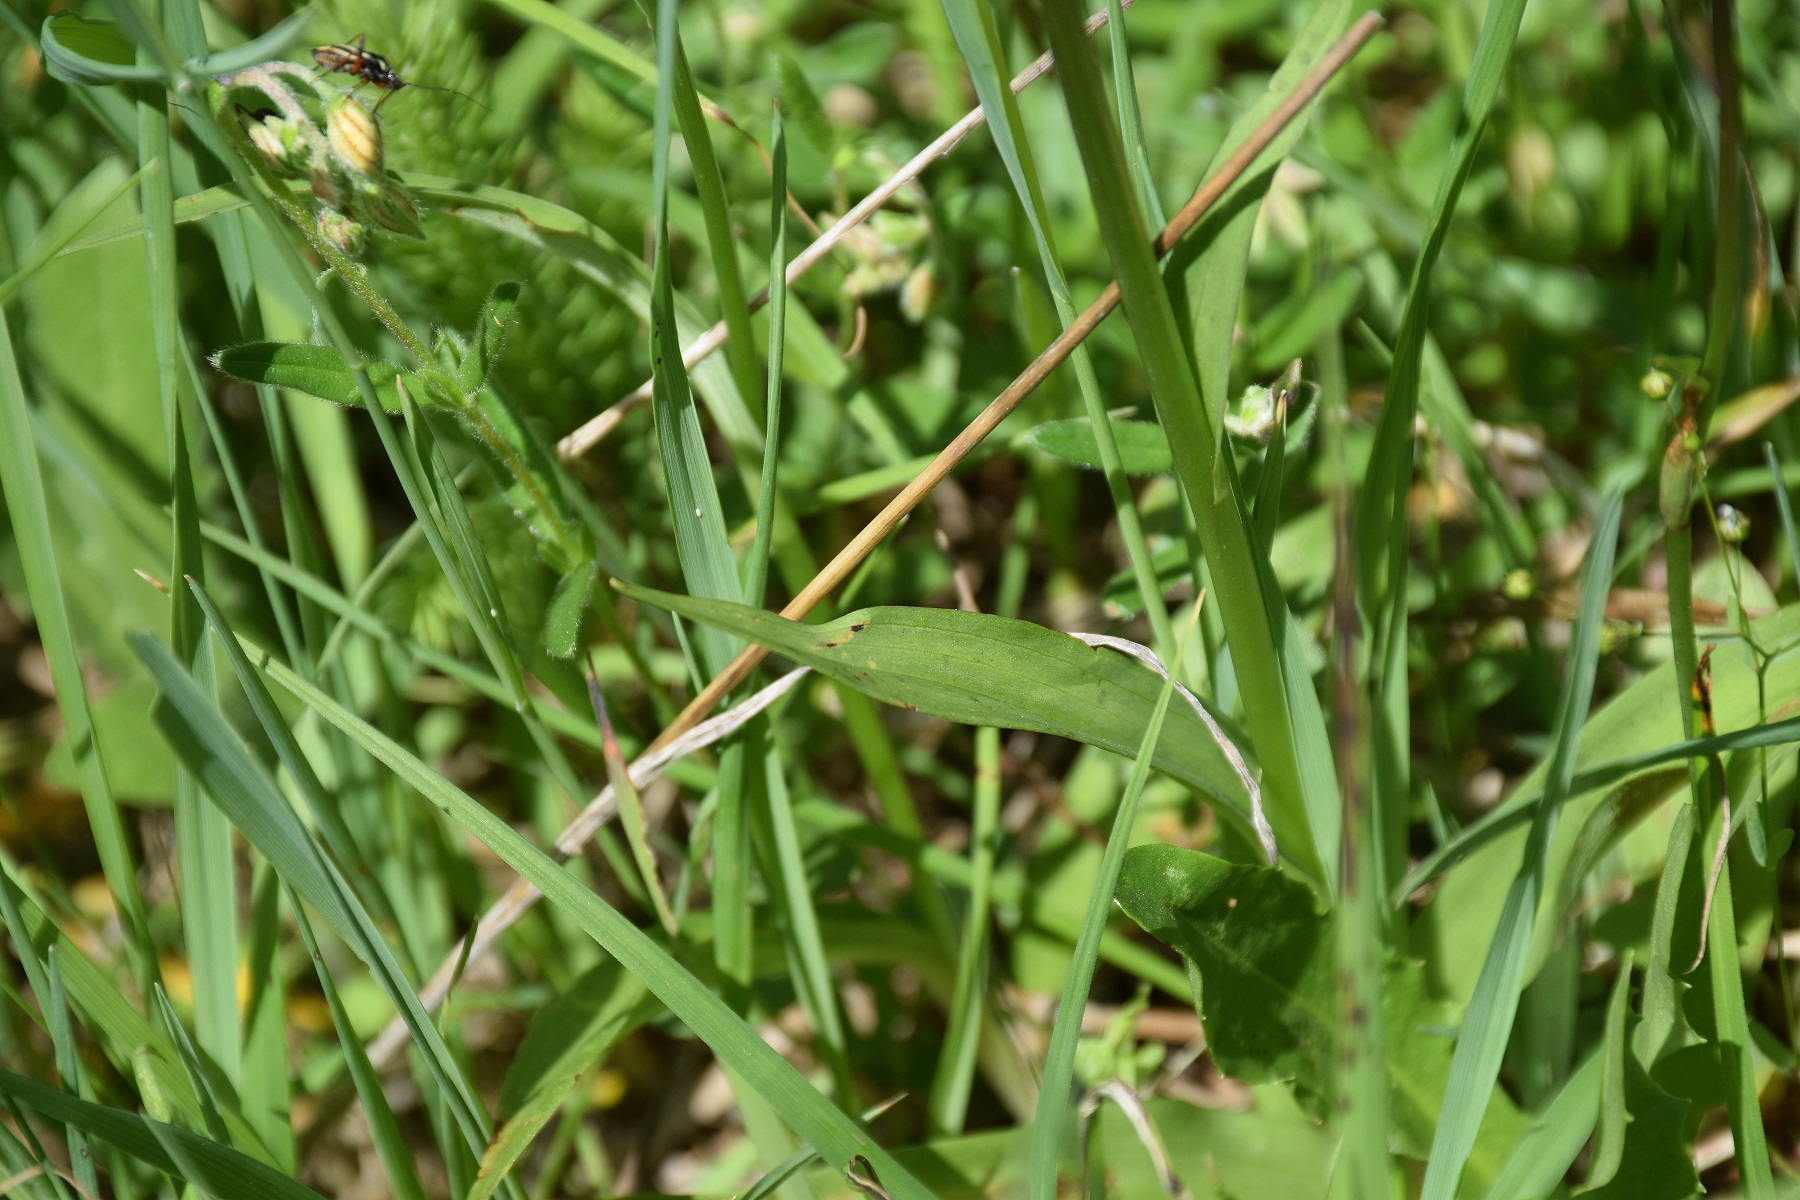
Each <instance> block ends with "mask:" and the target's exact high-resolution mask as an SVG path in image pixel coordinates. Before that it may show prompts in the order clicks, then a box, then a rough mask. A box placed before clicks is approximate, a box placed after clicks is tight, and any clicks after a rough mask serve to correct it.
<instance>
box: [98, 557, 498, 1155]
mask: <svg viewBox="0 0 1800 1200" xmlns="http://www.w3.org/2000/svg"><path fill="white" fill-rule="evenodd" d="M198 594H200V593H198V590H196V595H198ZM214 612H215V613H216V610H214ZM216 632H217V634H218V636H219V638H220V640H221V641H224V640H226V639H232V640H235V635H233V634H232V633H231V631H230V629H229V628H228V627H224V626H220V627H218V628H217V629H216ZM130 641H131V644H132V647H133V649H134V650H136V651H137V653H138V656H139V658H140V659H141V660H142V661H143V663H144V665H145V667H146V668H147V669H148V670H149V672H150V674H151V676H152V677H153V678H154V679H155V680H156V683H157V686H158V687H159V688H160V689H161V693H162V694H161V696H160V697H159V699H158V701H157V703H156V706H155V708H154V709H153V711H152V716H153V719H154V720H155V721H156V723H157V725H158V727H159V728H160V729H161V730H162V731H163V735H164V736H165V737H166V738H167V739H168V740H169V743H170V745H171V747H172V748H173V749H174V750H175V752H176V755H177V757H178V758H179V759H180V760H181V761H182V763H183V764H184V765H186V766H187V767H188V768H189V769H190V770H192V771H194V772H195V774H196V777H197V778H198V779H199V780H200V781H201V783H202V785H203V786H204V788H205V790H206V792H207V794H208V795H209V796H211V798H212V800H213V802H214V803H216V804H217V805H218V806H219V808H220V811H221V812H223V813H225V814H226V816H227V817H228V819H229V820H230V821H231V823H232V824H233V825H235V826H236V827H237V828H238V830H239V831H241V832H242V833H243V834H244V836H245V837H246V838H247V839H248V840H249V841H250V843H251V844H252V845H254V846H255V847H256V848H257V849H258V850H259V851H261V852H262V854H263V855H264V856H265V857H267V858H268V859H269V861H270V863H271V864H272V865H273V866H274V868H275V869H276V870H277V871H278V872H279V873H280V874H281V877H282V879H283V881H284V882H286V883H287V884H288V885H289V886H290V887H292V888H293V889H294V890H295V891H296V892H298V893H299V894H300V895H301V896H303V897H304V898H305V899H306V901H307V903H309V904H311V905H312V906H313V907H314V909H316V910H317V911H318V912H319V913H320V915H322V916H323V917H325V919H326V921H327V922H328V923H329V924H330V925H331V927H332V929H333V930H334V931H335V932H336V933H337V934H338V936H339V937H341V938H343V939H344V941H345V943H346V944H347V945H349V946H350V948H351V949H352V950H353V951H354V952H355V953H356V955H357V957H359V958H361V959H362V960H363V961H364V962H365V963H366V964H368V966H369V969H370V971H371V973H372V975H373V977H374V979H375V981H376V983H377V984H378V985H379V986H380V987H381V990H382V991H383V993H385V994H386V996H387V998H388V1000H389V1001H390V1002H392V1003H393V1005H394V1007H395V1008H396V1009H397V1010H398V1011H399V1012H400V1013H401V1014H402V1015H403V1016H405V1017H406V1018H407V1024H408V1027H409V1029H410V1030H411V1032H412V1036H413V1040H414V1042H415V1043H416V1044H417V1045H418V1046H419V1047H420V1049H421V1053H422V1057H423V1058H424V1060H425V1062H426V1064H427V1066H428V1067H429V1068H430V1070H431V1074H432V1076H433V1077H434V1078H435V1079H436V1081H437V1084H438V1087H439V1089H440V1091H441V1092H442V1093H443V1095H444V1096H445V1098H446V1102H447V1103H448V1104H449V1106H450V1110H451V1113H452V1115H453V1117H454V1120H455V1124H456V1127H457V1128H458V1130H459V1131H460V1132H461V1134H462V1136H463V1140H464V1142H465V1143H466V1144H467V1145H468V1147H469V1149H470V1152H471V1153H473V1154H474V1155H476V1156H477V1157H479V1156H480V1154H481V1152H482V1150H483V1149H484V1148H485V1147H486V1145H487V1141H488V1137H489V1134H490V1129H489V1127H488V1119H487V1114H486V1112H485V1111H484V1110H483V1109H482V1108H481V1105H480V1102H479V1101H478V1100H477V1099H476V1098H475V1094H474V1091H473V1088H472V1087H471V1085H470V1083H469V1081H468V1079H467V1078H466V1077H465V1075H464V1073H463V1071H462V1069H461V1067H460V1066H459V1065H458V1063H457V1062H456V1060H455V1058H454V1057H453V1056H452V1055H451V1053H450V1051H449V1048H448V1047H447V1046H446V1045H445V1044H444V1041H443V1039H442V1037H441V1036H440V1035H439V1033H438V1031H437V1028H436V1026H435V1025H433V1024H432V1022H431V1019H430V1018H429V1017H428V1016H427V1015H426V1013H425V1009H424V1006H423V1005H422V1004H420V1002H419V997H418V993H417V992H415V991H414V990H413V988H412V985H411V984H410V983H408V982H407V980H406V976H405V974H404V973H403V972H402V971H401V969H400V966H399V964H398V962H396V961H395V959H394V956H393V953H392V951H391V950H390V949H389V948H388V945H387V942H386V940H385V939H384V938H383V937H382V935H381V932H380V930H379V929H378V928H377V927H376V926H375V924H374V922H373V921H372V920H371V919H370V918H369V915H368V913H367V911H366V910H364V908H363V907H362V905H361V904H360V903H359V902H358V901H357V900H356V898H355V896H354V894H353V893H352V892H351V890H350V889H349V887H348V886H347V885H346V884H345V882H344V881H343V879H342V877H341V876H340V875H339V874H338V872H337V871H336V869H335V868H334V867H332V865H331V864H330V862H329V861H328V860H327V859H326V858H325V857H324V856H323V855H322V854H321V853H320V852H319V849H318V847H317V846H316V845H315V844H314V843H313V841H312V839H311V837H310V836H309V835H308V834H307V833H306V830H305V828H304V827H303V826H302V825H301V824H300V821H299V819H298V817H296V816H295V814H294V812H293V810H292V809H291V808H290V807H289V806H288V803H287V801H286V799H285V798H284V797H283V796H282V795H281V792H280V790H279V789H278V788H277V787H276V786H275V782H274V780H272V779H271V778H270V777H269V775H268V772H267V771H266V770H265V769H264V768H263V767H262V765H261V764H260V763H258V762H257V761H256V760H255V759H254V758H252V757H251V756H250V753H249V751H248V750H246V749H245V748H244V744H243V743H242V742H241V741H240V740H238V737H237V735H236V734H235V733H234V732H233V731H232V730H231V728H230V727H229V726H228V725H227V724H226V722H225V720H224V718H223V717H222V716H220V714H219V712H218V710H217V708H216V707H214V705H213V703H212V702H211V701H210V700H209V699H207V698H206V697H205V696H204V695H203V694H202V692H201V691H200V689H199V687H198V685H196V684H195V683H194V681H193V679H192V678H191V677H190V676H189V675H188V673H187V672H186V670H185V669H183V668H182V667H181V665H180V664H179V663H177V662H176V660H175V658H174V656H173V655H171V654H170V652H169V651H168V649H167V648H165V647H164V646H162V645H161V644H160V643H158V642H157V641H155V640H154V639H152V638H150V637H148V636H146V635H143V634H134V635H132V636H131V638H130ZM246 665H247V664H246ZM233 666H234V667H236V666H238V663H237V662H236V661H234V662H233ZM239 682H240V683H242V684H243V686H244V688H245V690H246V691H251V690H254V689H259V688H261V687H262V682H261V679H260V678H259V677H257V676H256V675H255V674H254V672H251V673H249V674H247V675H241V676H240V677H239ZM269 707H270V708H271V709H272V708H273V704H272V703H271V704H270V705H269ZM265 732H273V731H270V730H265ZM296 782H297V783H299V782H301V781H299V780H296Z"/></svg>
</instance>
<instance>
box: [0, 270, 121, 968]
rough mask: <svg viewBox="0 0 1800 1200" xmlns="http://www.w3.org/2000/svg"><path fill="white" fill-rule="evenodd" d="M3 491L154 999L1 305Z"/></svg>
mask: <svg viewBox="0 0 1800 1200" xmlns="http://www.w3.org/2000/svg"><path fill="white" fill-rule="evenodd" d="M0 490H3V493H4V495H5V498H6V511H7V515H8V518H9V522H10V525H11V528H12V533H13V539H14V544H15V545H16V546H17V547H18V554H19V563H20V566H21V568H22V569H23V574H24V576H25V590H26V592H27V594H28V595H30V597H31V609H32V616H33V618H34V619H35V620H36V623H37V635H38V641H39V643H40V644H41V645H42V646H43V648H44V657H45V659H46V660H47V661H48V663H49V666H50V678H51V680H52V681H53V682H54V683H55V685H56V703H57V707H58V708H59V709H60V710H61V712H62V719H63V729H64V737H65V739H66V741H67V742H68V745H69V749H70V751H71V752H72V754H73V757H74V760H75V768H76V771H77V773H78V775H79V778H80V780H81V798H82V801H83V803H84V805H85V806H86V809H87V818H88V827H89V829H91V830H92V832H93V838H94V847H95V849H96V851H98V853H99V856H100V869H101V871H102V872H103V873H104V874H105V876H106V882H107V885H108V887H109V888H110V889H111V890H112V894H113V900H114V902H115V903H116V904H117V905H118V909H119V922H120V925H121V926H122V927H123V930H124V934H125V949H126V953H127V955H128V957H129V958H130V960H131V963H132V969H133V973H134V974H135V975H136V977H137V980H138V985H139V987H140V988H141V989H142V993H143V994H145V995H148V994H149V991H150V984H151V982H152V981H153V980H154V979H155V977H156V950H155V945H154V943H153V942H152V941H151V938H150V927H149V922H148V920H147V919H146V917H145V910H144V898H143V893H142V892H140V891H139V890H138V883H137V866H136V864H135V863H134V862H133V861H132V856H131V845H130V843H129V842H128V841H127V840H126V836H125V822H124V819H123V818H122V817H121V816H120V813H119V805H118V801H117V799H116V798H115V796H114V794H113V789H112V781H111V779H110V778H109V777H108V775H107V770H106V762H105V760H104V759H103V758H102V757H101V754H100V748H99V746H98V745H96V738H97V737H98V734H97V733H96V731H95V728H94V720H93V715H92V713H91V711H90V710H89V707H88V691H87V681H86V679H85V678H84V677H83V675H82V669H81V659H80V656H79V652H78V651H77V650H76V647H75V633H74V630H73V628H72V627H71V625H70V621H69V608H68V604H67V602H66V601H65V599H64V597H63V587H62V573H61V571H60V569H59V568H58V566H57V562H56V543H55V540H54V538H53V535H52V534H51V532H50V510H49V507H48V504H47V499H46V496H45V493H44V478H43V474H42V471H41V469H40V467H39V464H38V457H37V444H36V441H35V439H34V438H33V437H32V431H31V414H30V410H29V408H28V406H27V403H26V400H25V389H24V386H23V385H22V384H21V383H20V381H19V364H18V360H17V359H15V358H14V357H13V344H12V331H11V330H10V329H9V328H8V325H7V320H6V313H5V311H4V306H0Z"/></svg>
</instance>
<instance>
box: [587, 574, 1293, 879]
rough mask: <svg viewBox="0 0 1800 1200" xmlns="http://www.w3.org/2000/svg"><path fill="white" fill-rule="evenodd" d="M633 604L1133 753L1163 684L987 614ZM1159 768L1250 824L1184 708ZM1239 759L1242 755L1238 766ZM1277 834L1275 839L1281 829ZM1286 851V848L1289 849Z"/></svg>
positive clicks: (1210, 741)
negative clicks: (802, 614) (818, 616)
mask: <svg viewBox="0 0 1800 1200" xmlns="http://www.w3.org/2000/svg"><path fill="white" fill-rule="evenodd" d="M614 586H615V587H617V588H618V589H619V590H620V591H622V592H624V593H625V594H626V595H627V596H631V597H633V598H634V599H638V600H641V601H643V602H645V603H647V604H654V605H656V606H657V607H659V608H666V609H668V610H670V611H671V612H675V613H679V614H681V615H682V616H684V617H689V618H692V619H693V620H696V621H701V622H704V623H706V624H716V625H718V626H720V627H721V628H725V629H729V630H731V631H732V632H734V633H737V634H739V635H741V636H742V637H744V638H746V639H748V640H749V641H753V642H756V643H758V644H759V645H763V646H767V647H768V648H769V649H771V650H773V651H775V652H776V653H777V654H782V655H785V656H787V657H788V658H791V659H793V660H794V661H795V662H799V663H804V664H806V665H807V666H809V667H812V668H813V669H814V670H816V671H818V672H819V673H820V674H822V675H825V676H826V677H827V678H830V679H834V680H837V681H838V682H840V683H844V684H847V685H849V686H850V687H853V688H856V689H857V690H858V691H860V692H864V693H866V694H867V695H869V696H871V697H873V698H875V699H877V700H881V701H883V702H885V703H888V704H894V705H898V706H900V707H902V708H909V709H913V710H916V711H919V712H925V713H930V714H932V715H933V716H938V717H943V718H945V719H946V720H950V721H955V722H957V723H959V724H964V725H977V726H979V725H992V726H995V727H997V728H1000V729H1032V730H1036V731H1038V732H1040V733H1050V734H1055V735H1056V736H1058V737H1066V738H1073V739H1074V740H1076V741H1081V742H1087V743H1089V744H1090V745H1095V746H1100V747H1102V748H1104V749H1107V750H1111V751H1112V752H1113V753H1115V754H1124V755H1132V754H1135V753H1136V752H1137V746H1138V741H1139V739H1140V738H1142V736H1143V730H1144V726H1145V724H1146V723H1147V722H1148V721H1149V717H1150V713H1151V711H1152V709H1153V708H1154V707H1155V704H1156V696H1157V692H1158V691H1159V690H1160V688H1161V685H1162V680H1161V679H1159V678H1158V677H1157V676H1156V674H1155V673H1154V672H1152V671H1150V670H1149V669H1148V668H1146V667H1144V666H1142V665H1141V664H1139V663H1138V662H1136V661H1134V660H1133V659H1131V658H1128V657H1127V656H1125V655H1123V654H1120V653H1118V652H1116V651H1113V650H1104V649H1096V648H1094V647H1091V646H1088V645H1087V644H1085V643H1083V642H1081V641H1078V640H1077V639H1075V638H1073V637H1070V636H1069V635H1068V634H1066V633H1058V632H1056V631H1055V630H1052V629H1045V628H1044V627H1043V626H1041V625H1034V624H1032V623H1031V622H1029V621H1019V620H1011V619H1008V618H1006V617H997V616H991V615H988V614H985V613H970V612H961V611H958V610H955V609H936V608H869V609H863V610H861V611H859V612H854V613H850V614H848V615H846V616H843V617H839V618H838V619H837V620H835V621H831V622H829V623H827V624H824V625H803V624H800V623H799V622H797V621H788V620H784V619H783V618H781V617H778V616H776V615H774V614H773V613H767V612H762V611H760V610H757V609H752V608H746V607H744V606H742V605H736V604H721V603H718V602H716V601H708V600H701V599H699V598H698V597H691V596H675V595H671V594H669V593H667V592H658V591H655V590H653V589H651V588H645V587H639V586H637V585H635V584H628V583H624V582H622V581H615V584H614ZM1168 724H1169V729H1168V736H1167V737H1165V738H1163V739H1162V740H1161V741H1160V742H1159V743H1157V748H1156V758H1155V765H1156V768H1157V769H1158V770H1160V771H1164V772H1167V773H1168V774H1170V775H1173V776H1174V777H1175V778H1177V779H1179V780H1181V781H1182V782H1183V783H1185V784H1187V785H1188V786H1189V787H1192V788H1195V789H1197V790H1198V791H1200V792H1202V793H1203V794H1204V795H1206V796H1207V797H1208V798H1209V799H1210V800H1212V801H1214V802H1215V803H1218V804H1222V805H1224V806H1225V808H1226V810H1227V811H1228V812H1229V813H1231V814H1233V815H1235V816H1237V817H1238V818H1240V819H1242V820H1244V821H1245V822H1246V828H1248V819H1249V816H1250V800H1249V794H1248V792H1247V790H1246V786H1245V781H1244V779H1243V777H1241V776H1240V775H1239V774H1238V772H1237V769H1236V767H1235V766H1234V759H1236V758H1237V752H1236V749H1235V747H1231V748H1229V749H1227V747H1229V746H1230V743H1229V742H1228V741H1226V740H1225V739H1224V738H1223V736H1222V735H1217V736H1215V734H1214V733H1213V731H1212V730H1210V729H1209V728H1208V727H1207V725H1206V723H1205V722H1203V721H1202V720H1201V718H1200V717H1199V715H1198V714H1197V713H1196V712H1195V711H1194V709H1193V708H1192V707H1191V706H1190V705H1187V704H1180V705H1176V706H1174V707H1173V708H1171V709H1170V711H1169V716H1168ZM1237 761H1240V762H1241V759H1237ZM1278 832H1279V831H1278ZM1284 848H1285V847H1284Z"/></svg>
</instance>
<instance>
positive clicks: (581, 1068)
mask: <svg viewBox="0 0 1800 1200" xmlns="http://www.w3.org/2000/svg"><path fill="white" fill-rule="evenodd" d="M661 1007H662V1006H661V1004H660V1003H658V1002H657V1001H656V1000H654V999H650V1000H649V1001H648V1002H646V999H645V995H644V985H643V984H641V983H639V982H638V981H637V979H636V978H634V977H633V976H632V975H630V974H629V973H627V972H626V971H625V969H624V968H623V967H621V966H620V965H619V964H618V962H616V961H614V960H612V959H608V960H607V961H605V962H603V963H601V964H600V965H599V966H596V967H594V968H593V969H591V970H589V971H587V972H585V973H584V974H583V975H582V976H581V977H580V978H579V979H577V980H576V981H575V982H574V983H573V984H572V985H571V986H570V987H569V990H568V991H566V992H564V993H563V994H562V995H560V996H558V997H557V998H556V999H555V1000H553V1001H552V1002H551V1003H550V1005H549V1006H548V1007H547V1008H545V1009H544V1010H543V1011H542V1012H540V1013H538V1015H537V1016H535V1017H533V1018H532V1021H531V1027H530V1028H529V1029H527V1030H526V1031H525V1040H524V1041H523V1042H522V1043H520V1045H519V1049H518V1052H517V1053H516V1054H515V1055H514V1056H513V1061H512V1066H511V1067H509V1068H508V1069H507V1072H506V1080H505V1082H504V1083H502V1084H501V1085H500V1112H499V1118H500V1127H499V1128H498V1129H496V1130H495V1131H494V1140H493V1142H491V1143H490V1144H489V1145H488V1148H487V1153H486V1154H484V1155H482V1157H481V1174H480V1175H479V1176H478V1177H477V1178H476V1182H475V1187H474V1188H473V1190H471V1191H470V1193H469V1196H468V1200H487V1197H488V1196H491V1195H493V1193H494V1188H495V1187H496V1186H497V1185H498V1184H499V1182H500V1180H501V1178H503V1177H504V1176H505V1175H506V1173H507V1172H508V1171H510V1170H512V1168H513V1165H514V1164H515V1163H517V1162H518V1161H519V1157H520V1156H521V1155H523V1154H524V1153H525V1151H526V1150H528V1149H530V1148H531V1140H532V1139H533V1138H534V1137H536V1136H537V1134H538V1131H539V1130H541V1129H542V1128H543V1127H544V1126H545V1124H546V1123H548V1122H549V1120H550V1118H551V1117H553V1116H555V1115H556V1113H557V1111H558V1110H559V1109H560V1108H561V1107H562V1103H563V1100H564V1099H565V1098H567V1096H568V1094H569V1092H570V1091H571V1090H573V1089H574V1087H575V1086H576V1084H578V1083H579V1082H580V1081H581V1077H582V1075H583V1073H584V1072H586V1071H588V1070H590V1069H591V1068H593V1067H594V1066H595V1065H596V1064H597V1063H599V1062H600V1061H602V1060H603V1059H604V1058H605V1056H606V1054H607V1052H608V1051H609V1050H610V1049H611V1048H612V1047H613V1046H614V1045H616V1044H617V1043H618V1041H619V1039H620V1038H622V1037H624V1036H625V1035H626V1034H627V1033H630V1032H631V1031H632V1030H633V1029H635V1028H636V1027H637V1026H638V1025H640V1024H642V1023H643V1022H644V1021H645V1020H647V1019H648V1018H649V1017H650V1016H652V1015H654V1013H655V1011H656V1010H658V1009H660V1008H661Z"/></svg>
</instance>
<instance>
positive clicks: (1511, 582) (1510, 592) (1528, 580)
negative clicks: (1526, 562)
mask: <svg viewBox="0 0 1800 1200" xmlns="http://www.w3.org/2000/svg"><path fill="white" fill-rule="evenodd" d="M1536 592H1537V580H1535V579H1533V578H1532V577H1531V572H1530V571H1528V570H1526V569H1525V568H1524V567H1514V568H1513V569H1512V570H1510V571H1508V572H1507V573H1506V578H1505V579H1503V580H1501V581H1500V593H1501V594H1502V595H1503V596H1505V597H1506V598H1507V599H1508V600H1529V599H1531V597H1532V596H1533V595H1534V594H1535V593H1536Z"/></svg>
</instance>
